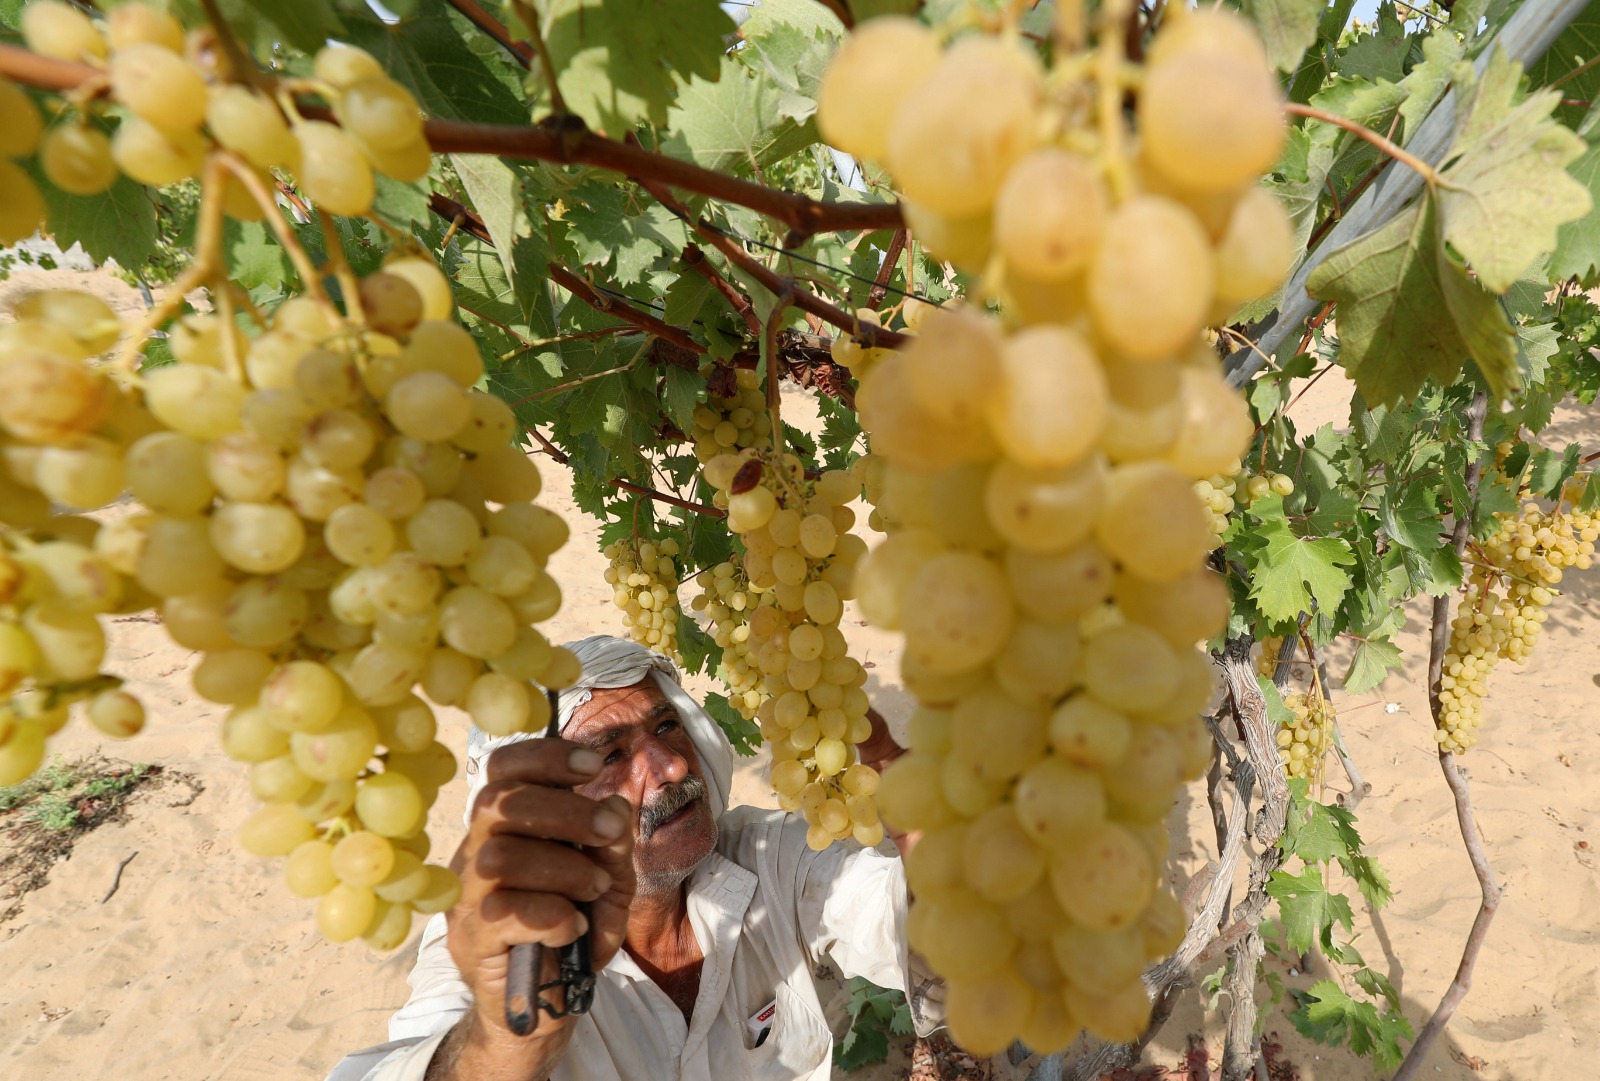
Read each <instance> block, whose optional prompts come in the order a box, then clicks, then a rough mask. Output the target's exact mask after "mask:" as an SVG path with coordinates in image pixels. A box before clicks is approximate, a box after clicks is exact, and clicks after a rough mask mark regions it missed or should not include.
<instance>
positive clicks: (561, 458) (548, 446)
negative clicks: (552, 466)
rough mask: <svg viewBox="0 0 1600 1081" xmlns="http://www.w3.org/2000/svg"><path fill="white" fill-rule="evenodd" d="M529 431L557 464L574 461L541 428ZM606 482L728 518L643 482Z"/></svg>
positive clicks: (671, 504)
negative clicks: (649, 486) (645, 484)
mask: <svg viewBox="0 0 1600 1081" xmlns="http://www.w3.org/2000/svg"><path fill="white" fill-rule="evenodd" d="M527 433H528V436H529V437H530V438H531V439H532V440H533V441H534V442H535V443H537V444H539V447H540V448H541V449H542V450H543V451H544V453H545V454H546V455H547V456H548V457H549V458H550V460H551V461H553V462H555V463H556V464H557V465H567V464H569V463H570V462H571V461H572V459H571V458H570V457H569V456H568V455H567V453H566V452H565V451H563V450H562V449H561V448H560V447H558V446H556V445H555V444H554V443H552V442H550V440H549V439H548V438H547V437H546V436H545V434H544V433H543V432H541V431H540V430H539V429H537V428H528V429H527ZM606 483H607V484H609V485H611V487H613V488H621V489H622V490H623V491H625V492H632V493H633V494H634V495H642V496H644V497H646V498H647V499H653V500H655V501H656V502H657V503H666V504H668V505H669V506H673V507H681V508H683V509H684V510H687V511H693V512H694V513H696V514H704V515H706V516H708V517H711V518H726V517H727V516H728V512H727V511H725V510H721V509H719V508H717V507H711V506H707V505H706V504H704V503H695V502H693V501H692V500H688V499H684V498H683V497H682V496H676V495H673V494H672V493H671V492H661V491H657V490H656V489H654V488H646V487H645V486H644V485H642V484H635V483H634V482H633V481H631V480H623V479H622V478H621V477H613V478H612V479H611V480H608V481H607V482H606Z"/></svg>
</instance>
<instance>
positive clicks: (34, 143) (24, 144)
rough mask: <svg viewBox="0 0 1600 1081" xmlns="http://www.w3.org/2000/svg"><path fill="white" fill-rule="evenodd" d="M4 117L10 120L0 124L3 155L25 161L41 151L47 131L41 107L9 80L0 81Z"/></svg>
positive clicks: (2, 114)
mask: <svg viewBox="0 0 1600 1081" xmlns="http://www.w3.org/2000/svg"><path fill="white" fill-rule="evenodd" d="M0 116H3V117H5V118H6V119H5V123H4V124H0V155H4V156H5V157H8V158H25V157H27V156H28V155H29V154H32V153H33V152H34V150H36V149H38V147H39V133H40V132H41V131H43V130H44V121H43V120H42V119H41V118H40V116H39V107H38V106H37V105H35V104H34V103H33V99H32V98H30V97H28V95H27V94H26V93H24V92H23V90H22V88H21V87H19V86H18V85H17V84H16V83H14V82H12V81H11V80H9V79H0ZM46 175H47V176H48V175H49V173H48V170H47V171H46ZM52 183H54V181H52Z"/></svg>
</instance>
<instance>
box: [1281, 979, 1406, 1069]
mask: <svg viewBox="0 0 1600 1081" xmlns="http://www.w3.org/2000/svg"><path fill="white" fill-rule="evenodd" d="M1295 997H1296V998H1297V999H1298V1000H1299V1007H1298V1008H1297V1009H1296V1010H1295V1011H1294V1012H1293V1013H1291V1014H1290V1015H1289V1020H1290V1021H1292V1022H1293V1023H1294V1027H1295V1028H1297V1029H1298V1030H1299V1031H1300V1034H1301V1035H1303V1036H1306V1037H1308V1038H1309V1039H1312V1040H1315V1041H1317V1042H1318V1043H1320V1044H1325V1045H1327V1046H1329V1047H1337V1046H1339V1045H1341V1044H1344V1043H1346V1042H1348V1043H1349V1044H1350V1050H1352V1051H1354V1052H1355V1053H1356V1054H1358V1055H1371V1056H1372V1060H1373V1063H1374V1065H1376V1066H1377V1067H1378V1068H1379V1069H1381V1070H1392V1069H1394V1068H1395V1067H1396V1066H1398V1065H1399V1064H1400V1060H1401V1058H1402V1057H1403V1055H1402V1053H1401V1050H1400V1041H1401V1040H1409V1039H1411V1038H1412V1035H1413V1034H1412V1031H1411V1023H1410V1022H1409V1021H1407V1020H1406V1019H1405V1016H1404V1015H1403V1014H1401V1013H1400V1012H1399V1011H1398V1010H1396V1009H1393V1008H1390V1009H1389V1010H1387V1011H1385V1012H1384V1013H1383V1014H1381V1015H1380V1014H1379V1013H1378V1008H1377V1007H1376V1006H1374V1005H1373V1004H1372V1003H1370V1002H1361V1001H1358V1000H1357V999H1353V998H1351V997H1350V996H1349V995H1348V994H1346V993H1345V992H1344V991H1343V990H1342V989H1341V988H1340V987H1339V985H1338V984H1337V983H1335V982H1334V981H1332V980H1322V981H1320V982H1318V983H1316V984H1313V985H1312V986H1311V988H1310V989H1309V990H1306V991H1297V992H1295Z"/></svg>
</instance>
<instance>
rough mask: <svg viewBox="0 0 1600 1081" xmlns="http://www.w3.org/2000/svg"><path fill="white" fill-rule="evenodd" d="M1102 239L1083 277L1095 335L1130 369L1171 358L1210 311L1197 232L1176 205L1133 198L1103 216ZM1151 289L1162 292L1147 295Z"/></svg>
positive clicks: (1210, 278)
mask: <svg viewBox="0 0 1600 1081" xmlns="http://www.w3.org/2000/svg"><path fill="white" fill-rule="evenodd" d="M1190 93H1191V94H1192V93H1193V90H1192V88H1191V90H1190ZM1197 96H1203V95H1197ZM1105 237H1106V239H1105V241H1104V242H1103V243H1101V244H1100V246H1099V247H1098V248H1097V249H1096V250H1095V255H1094V258H1093V260H1092V262H1091V264H1090V266H1089V269H1088V276H1089V278H1088V280H1089V310H1090V313H1091V314H1092V315H1093V317H1094V327H1095V331H1096V332H1097V333H1098V334H1099V335H1100V336H1101V337H1102V338H1104V339H1105V341H1106V343H1107V344H1108V345H1110V346H1111V348H1112V349H1113V350H1115V351H1116V352H1117V353H1119V354H1121V355H1122V356H1124V357H1126V358H1127V359H1128V360H1131V361H1137V362H1150V361H1159V360H1165V359H1167V358H1169V357H1173V356H1176V355H1177V354H1178V353H1180V352H1181V351H1182V350H1183V349H1184V347H1186V346H1188V345H1189V344H1190V343H1192V342H1193V341H1194V339H1195V336H1196V335H1198V334H1199V332H1200V327H1201V325H1202V324H1203V323H1204V322H1205V318H1206V315H1207V314H1208V312H1209V310H1210V306H1211V295H1212V288H1213V285H1214V282H1215V272H1214V271H1213V269H1212V256H1211V245H1210V243H1209V241H1208V238H1207V237H1206V235H1205V232H1204V231H1203V230H1202V229H1201V227H1200V224H1199V223H1198V222H1197V221H1195V218H1194V215H1193V214H1191V213H1190V212H1189V211H1188V210H1186V209H1185V208H1184V207H1183V206H1181V205H1180V204H1178V203H1176V202H1174V201H1172V200H1170V199H1164V198H1162V197H1160V196H1155V195H1136V196H1134V197H1133V198H1131V199H1129V200H1127V201H1126V202H1124V203H1123V204H1122V205H1121V206H1119V207H1117V208H1116V209H1115V210H1114V211H1112V212H1111V216H1110V217H1109V218H1108V219H1107V221H1106V226H1105ZM1152 281H1160V282H1162V287H1161V288H1160V289H1159V290H1155V291H1152V290H1150V289H1149V288H1148V287H1147V286H1148V283H1149V282H1152Z"/></svg>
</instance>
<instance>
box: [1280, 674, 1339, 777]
mask: <svg viewBox="0 0 1600 1081" xmlns="http://www.w3.org/2000/svg"><path fill="white" fill-rule="evenodd" d="M1283 704H1284V705H1285V706H1287V707H1289V711H1290V713H1292V714H1293V716H1292V717H1290V718H1288V719H1286V720H1284V722H1283V723H1282V724H1281V725H1280V726H1279V728H1278V735H1277V741H1278V760H1279V761H1280V762H1282V763H1283V768H1284V772H1286V773H1287V774H1288V775H1289V776H1290V777H1304V778H1305V779H1306V780H1308V781H1310V782H1311V783H1312V784H1313V785H1320V784H1322V764H1323V762H1324V760H1325V759H1326V757H1327V754H1328V752H1329V751H1330V750H1331V749H1332V748H1333V720H1334V712H1333V703H1332V702H1329V701H1328V700H1327V698H1325V697H1324V696H1323V694H1322V689H1321V685H1320V683H1318V682H1316V681H1313V683H1312V687H1311V690H1309V691H1308V692H1306V693H1304V694H1301V693H1299V692H1296V693H1294V694H1286V695H1284V696H1283Z"/></svg>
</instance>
